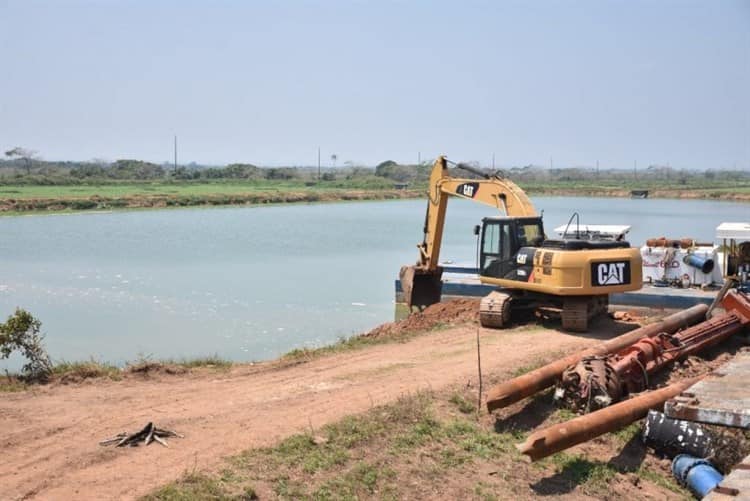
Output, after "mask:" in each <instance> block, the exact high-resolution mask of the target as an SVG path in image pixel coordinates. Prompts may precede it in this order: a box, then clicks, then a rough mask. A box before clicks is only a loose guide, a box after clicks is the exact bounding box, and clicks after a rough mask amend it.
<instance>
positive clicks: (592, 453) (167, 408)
mask: <svg viewBox="0 0 750 501" xmlns="http://www.w3.org/2000/svg"><path fill="white" fill-rule="evenodd" d="M476 316H477V300H476V299H464V300H458V301H453V302H448V303H444V304H438V305H433V306H431V307H429V308H427V309H426V310H425V311H424V312H422V313H419V314H415V315H412V316H410V317H409V318H407V319H405V320H403V321H401V322H396V323H392V324H385V325H383V326H380V327H378V328H376V329H373V330H372V331H370V332H369V333H366V334H364V336H367V337H370V338H378V339H380V338H394V339H396V340H397V341H393V342H388V343H382V344H373V345H370V346H367V347H366V348H363V349H358V350H350V351H343V352H334V353H333V354H329V355H326V356H321V357H311V358H310V359H309V361H307V362H304V363H295V364H289V363H285V362H284V361H283V360H282V361H274V362H267V363H261V364H246V365H237V366H233V367H230V368H227V369H225V370H196V371H177V372H170V371H162V370H158V368H152V367H148V370H145V369H144V370H142V371H131V372H130V373H129V374H127V376H125V377H123V378H122V379H121V380H119V381H113V380H110V379H106V378H94V379H86V380H82V381H81V380H77V381H76V380H68V381H60V382H58V383H55V384H50V385H46V386H36V387H32V389H31V390H27V391H22V392H18V393H6V394H2V397H0V420H1V422H2V423H3V426H0V447H1V448H2V450H3V460H2V462H0V479H2V482H1V483H2V495H0V498H2V499H132V498H136V497H139V496H141V495H144V494H147V493H149V492H151V491H153V490H154V489H155V488H158V487H160V486H162V485H164V484H166V483H168V482H170V481H173V480H175V479H177V478H178V477H180V476H181V475H182V474H184V473H185V472H191V471H209V472H211V471H213V472H216V471H219V470H220V469H221V468H222V465H223V464H225V463H223V461H224V458H226V457H227V456H230V455H235V454H238V453H240V452H242V451H244V450H247V449H250V448H258V447H266V446H271V445H274V444H276V443H278V442H279V440H281V439H283V438H285V437H288V436H289V435H292V434H294V433H300V432H310V431H311V430H320V429H321V427H322V426H323V425H325V424H327V423H332V422H336V421H338V420H340V419H342V418H344V417H345V416H349V415H352V414H358V413H362V412H365V411H368V410H370V409H373V408H375V407H376V406H379V405H382V404H388V403H391V402H394V401H396V400H398V399H399V397H401V396H404V395H408V394H414V393H415V392H419V391H421V390H429V391H431V392H442V394H443V395H445V394H448V395H450V394H451V392H455V391H459V392H461V391H463V392H465V399H466V401H468V402H471V400H472V399H475V398H476V393H475V391H476V390H475V389H476V388H477V366H476V349H477V348H476V347H477V344H476V340H477V334H479V336H480V339H481V349H482V367H483V372H484V383H485V389H486V388H488V387H489V386H490V385H492V384H494V383H496V382H499V381H501V380H505V379H507V378H508V377H510V375H512V374H517V373H519V372H523V371H526V370H528V369H529V368H533V367H536V366H538V365H540V363H542V362H544V361H548V360H551V359H554V358H557V357H558V356H561V355H564V354H566V353H570V352H573V351H577V350H580V349H583V348H585V347H587V346H591V345H592V344H594V343H596V342H598V341H599V340H601V339H606V338H610V337H612V336H613V335H617V334H621V333H622V332H625V331H627V330H630V329H632V328H634V327H635V326H634V325H632V324H626V323H625V322H622V321H617V320H614V319H611V318H600V319H597V320H596V321H595V322H594V323H593V325H592V328H591V331H590V332H588V333H586V334H585V335H571V334H567V333H564V332H561V331H559V330H557V329H555V328H544V327H542V326H528V327H527V326H521V327H518V328H510V329H506V330H491V329H482V328H481V327H477V322H476ZM621 320H627V319H625V318H622V319H621ZM467 322H468V323H467ZM438 326H439V327H441V328H440V329H435V327H438ZM415 330H420V331H425V330H427V331H429V332H427V333H425V334H423V335H418V336H416V335H414V331H415ZM733 346H734V345H733ZM738 346H739V345H738ZM733 349H734V348H733ZM716 350H717V351H716V352H715V356H713V358H712V356H711V354H709V356H708V357H707V358H706V360H707V361H705V362H700V361H698V360H697V359H696V360H693V359H691V361H690V362H688V363H686V364H685V366H684V367H683V366H681V367H679V368H678V370H677V372H678V373H679V372H682V371H685V372H686V373H687V374H693V373H695V372H696V371H701V372H702V371H705V370H706V369H708V368H711V367H713V366H714V365H715V364H718V363H720V361H723V360H725V359H726V357H727V355H724V354H722V353H721V350H720V349H719V348H717V349H716ZM730 353H731V350H730ZM152 369H153V370H152ZM683 374H684V373H683ZM668 378H669V375H666V376H665V378H664V380H663V381H662V383H663V382H664V381H666V380H667V379H668ZM63 383H67V384H63ZM456 389H458V390H456ZM461 389H463V390H461ZM547 396H548V395H547ZM445 400H446V401H447V397H446V398H445ZM452 401H453V399H451V402H452ZM459 403H461V402H460V399H459ZM469 405H470V406H471V405H472V404H469ZM462 412H463V411H462ZM556 419H558V416H557V414H556V413H555V410H554V407H553V406H552V404H551V401H550V399H548V398H545V396H544V395H542V396H541V397H540V398H533V399H528V400H526V401H523V402H518V403H517V404H515V405H514V406H511V407H509V408H506V409H503V410H502V411H501V412H499V413H496V414H495V415H494V416H486V415H485V416H484V417H483V418H482V421H481V422H482V423H483V424H481V426H483V429H486V430H489V431H491V430H493V429H494V431H495V432H499V433H503V434H510V435H509V436H508V438H507V439H506V438H503V440H507V441H510V442H512V441H515V440H518V439H517V438H516V435H514V434H515V433H518V432H521V433H525V432H528V431H530V430H532V429H534V428H536V427H538V426H544V425H545V424H550V423H551V422H554V421H555V420H556ZM147 422H154V423H155V424H156V425H157V426H159V427H162V428H168V429H172V430H175V431H177V432H179V433H181V434H184V435H185V438H183V439H174V440H170V447H169V448H164V447H159V446H153V445H152V446H149V447H137V448H128V449H118V448H111V447H102V446H99V445H98V442H99V441H100V440H103V439H105V438H108V437H111V436H114V435H116V434H118V433H121V432H125V431H128V432H134V431H137V430H138V429H140V428H142V427H143V426H144V425H145V424H146V423H147ZM451 426H454V428H455V424H454V425H451ZM451 429H453V428H451ZM454 431H455V430H454ZM488 437H490V435H488ZM492 437H494V435H492ZM402 438H403V437H402ZM402 438H399V440H401V439H402ZM495 439H497V437H495ZM483 440H484V439H483ZM486 440H491V438H487V439H486ZM492 440H494V439H492ZM613 440H614V439H613V438H612V437H609V438H606V437H602V438H599V439H596V440H593V441H591V442H589V443H586V444H582V445H581V446H578V447H577V448H576V449H574V450H571V451H570V454H568V455H563V456H561V458H560V461H564V465H563V464H560V465H556V463H554V462H549V463H547V464H546V466H545V465H542V466H541V468H542V469H539V467H537V466H520V465H521V463H517V464H514V466H513V468H514V469H516V470H518V471H510V470H508V474H507V477H506V476H502V478H501V477H497V478H494V480H493V483H492V484H486V482H485V481H484V480H483V481H482V482H484V483H482V485H485V487H487V486H488V485H490V486H493V485H494V486H495V487H496V488H498V489H500V490H499V491H498V492H506V493H514V496H516V497H519V498H530V497H535V496H538V495H543V496H559V497H560V498H566V497H567V498H571V499H574V498H575V499H578V498H581V496H580V495H579V494H580V492H579V491H577V490H575V491H574V490H572V489H574V488H575V486H573V487H571V486H570V485H569V484H570V482H571V479H574V480H575V479H578V480H576V481H577V482H580V481H581V478H583V477H581V475H584V476H587V475H591V476H592V478H593V479H594V480H595V479H596V478H595V475H596V473H595V472H597V471H601V472H603V473H606V474H607V475H610V476H611V475H615V477H613V478H612V480H611V481H609V482H610V483H609V484H608V485H609V487H610V488H611V489H612V492H613V493H614V494H613V498H614V497H616V496H615V495H617V496H620V497H622V496H626V497H629V496H630V495H633V496H636V497H640V498H644V497H650V498H652V499H660V498H661V499H663V498H665V496H667V497H669V496H671V494H670V493H669V491H666V490H665V489H664V488H663V487H659V486H658V485H657V484H654V483H653V482H650V483H649V482H646V483H643V482H642V481H641V479H640V477H638V476H636V475H635V474H631V473H622V472H635V471H638V469H639V468H640V467H641V466H640V465H641V463H643V464H647V466H648V465H650V466H649V467H650V468H654V467H658V468H661V470H663V475H664V476H665V477H666V478H671V477H669V475H670V474H669V472H668V464H666V463H663V464H661V463H659V460H658V459H653V458H652V459H648V457H646V456H645V450H644V448H643V446H642V445H639V444H640V442H639V439H638V438H637V437H635V436H633V437H632V440H631V439H630V437H629V438H628V443H627V445H625V446H624V449H623V450H622V451H621V452H620V453H619V454H618V453H617V451H615V450H613V447H621V445H617V444H615V445H613V443H614V442H613ZM615 442H616V440H615ZM469 445H471V444H469ZM480 445H481V444H480V443H478V444H474V445H471V447H474V448H476V447H480ZM461 446H462V447H466V446H467V444H466V443H462V444H461ZM434 447H437V448H438V449H439V447H440V443H439V441H438V442H436V443H435V444H434ZM474 448H472V449H471V450H474ZM502 449H503V450H505V449H508V450H512V443H507V444H506V443H503V445H502ZM467 450H468V449H467ZM477 450H478V451H480V452H481V451H482V450H484V449H481V447H480V448H479V449H477ZM428 452H429V451H428ZM430 454H438V456H437V457H442V456H439V455H440V454H443V452H440V451H439V450H438V451H437V452H435V451H433V452H430ZM575 454H584V455H585V456H583V457H586V458H588V457H591V458H594V460H593V461H594V462H591V461H588V460H587V459H579V458H578V456H576V455H575ZM613 454H614V455H615V456H614V458H613ZM649 457H650V456H649ZM644 458H646V459H644ZM448 459H450V457H448V458H447V459H446V458H443V460H441V461H443V462H445V461H447V460H448ZM420 461H421V459H420ZM622 461H625V463H627V464H624V465H619V463H618V462H622ZM449 462H450V461H449ZM408 464H409V462H408V461H407V463H405V466H404V468H407V470H404V471H406V472H407V473H404V474H405V475H407V478H409V479H410V480H409V481H410V482H411V481H412V480H413V482H415V483H418V482H424V485H421V486H420V485H417V486H416V487H415V488H414V492H420V493H430V492H433V491H434V488H433V487H434V485H433V481H434V479H429V478H428V479H424V478H422V479H420V478H417V477H419V474H417V477H414V478H412V477H411V476H409V475H411V473H408V472H409V471H411V470H408V468H411V467H410V466H408ZM556 468H557V469H558V470H559V471H558V474H551V473H550V471H552V470H555V469H556ZM581 469H583V470H584V471H583V473H582V472H581ZM496 470H497V469H496V468H495V470H493V472H495V473H497V471H496ZM503 471H505V470H503ZM487 474H488V475H493V473H487ZM461 475H464V476H467V475H468V473H466V472H464V473H459V477H460V476H461ZM503 475H505V474H503ZM457 478H458V477H457ZM467 478H470V480H471V482H476V478H474V477H472V476H471V475H468V477H467ZM586 478H588V477H586ZM608 478H609V477H608ZM443 480H445V482H446V484H445V485H443V488H444V489H443V490H445V489H448V490H447V491H445V492H453V493H456V494H457V493H460V492H464V493H465V492H466V489H470V488H472V486H473V485H474V484H466V485H464V484H455V481H456V479H455V478H446V479H441V480H440V482H442V481H443ZM639 482H640V483H639ZM454 484H455V485H454ZM415 485H416V484H415ZM477 485H478V484H477ZM605 488H606V484H605ZM430 489H432V490H430ZM649 489H651V490H653V493H652V494H653V495H650V494H649V495H648V496H647V495H646V494H648V493H650V492H651V491H650V490H649ZM277 494H278V493H277ZM271 495H273V494H271ZM583 497H586V496H583Z"/></svg>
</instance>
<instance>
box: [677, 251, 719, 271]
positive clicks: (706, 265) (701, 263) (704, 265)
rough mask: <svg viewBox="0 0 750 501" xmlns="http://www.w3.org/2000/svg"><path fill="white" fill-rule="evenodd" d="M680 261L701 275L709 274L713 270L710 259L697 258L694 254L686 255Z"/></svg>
mask: <svg viewBox="0 0 750 501" xmlns="http://www.w3.org/2000/svg"><path fill="white" fill-rule="evenodd" d="M682 261H683V262H684V263H685V264H687V265H690V266H692V267H693V268H698V269H699V270H701V271H702V272H703V273H711V271H713V269H714V260H713V259H711V258H707V259H704V258H702V257H698V256H696V255H695V254H688V255H687V256H685V257H684V258H682Z"/></svg>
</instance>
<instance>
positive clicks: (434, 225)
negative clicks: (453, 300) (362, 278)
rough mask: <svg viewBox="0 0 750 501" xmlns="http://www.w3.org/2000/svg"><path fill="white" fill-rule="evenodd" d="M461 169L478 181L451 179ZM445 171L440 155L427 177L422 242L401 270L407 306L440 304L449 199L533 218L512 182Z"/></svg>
mask: <svg viewBox="0 0 750 501" xmlns="http://www.w3.org/2000/svg"><path fill="white" fill-rule="evenodd" d="M458 168H460V169H464V170H468V171H469V172H473V173H475V174H478V175H479V176H481V179H463V178H458V177H453V176H452V175H451V173H452V171H455V170H456V169H458ZM456 169H449V168H448V160H447V159H446V157H444V156H440V157H438V158H437V160H435V163H434V164H433V167H432V172H431V174H430V183H429V188H428V196H427V213H426V214H425V225H424V239H423V241H422V243H421V244H419V245H417V248H418V249H419V258H418V260H417V264H416V265H415V266H404V267H402V268H401V272H400V274H399V275H400V279H401V287H402V289H403V292H404V297H405V300H406V304H407V305H408V306H409V308H411V307H412V306H417V307H419V308H423V307H425V306H429V305H430V304H433V303H437V302H439V301H440V290H441V278H442V272H443V270H442V268H441V267H440V266H439V264H438V262H439V261H438V260H439V258H440V245H441V242H442V239H443V227H444V225H445V212H446V209H447V207H448V198H449V197H451V196H455V197H459V198H465V199H468V200H472V201H474V202H477V203H481V204H485V205H489V206H490V207H494V208H496V209H497V210H498V211H500V212H501V213H504V214H505V215H507V216H513V217H523V216H536V210H535V209H534V205H533V204H532V203H531V200H529V198H528V197H527V196H526V194H525V193H524V192H523V190H522V189H521V188H520V187H519V186H518V185H516V184H515V183H514V182H513V181H511V180H509V179H506V178H501V177H499V176H490V175H487V174H485V173H484V172H482V171H480V170H478V169H474V168H472V167H470V166H467V165H462V164H459V165H457V167H456Z"/></svg>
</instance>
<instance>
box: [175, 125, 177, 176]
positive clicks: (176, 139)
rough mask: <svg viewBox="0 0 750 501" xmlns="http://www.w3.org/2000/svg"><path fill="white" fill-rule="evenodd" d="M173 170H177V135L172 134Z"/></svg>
mask: <svg viewBox="0 0 750 501" xmlns="http://www.w3.org/2000/svg"><path fill="white" fill-rule="evenodd" d="M174 171H175V173H176V172H177V135H176V134H175V136H174Z"/></svg>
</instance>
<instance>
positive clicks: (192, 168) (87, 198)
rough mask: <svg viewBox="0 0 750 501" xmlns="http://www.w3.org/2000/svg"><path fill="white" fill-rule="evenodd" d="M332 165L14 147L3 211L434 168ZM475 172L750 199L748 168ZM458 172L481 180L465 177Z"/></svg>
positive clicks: (286, 187)
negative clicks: (50, 154)
mask: <svg viewBox="0 0 750 501" xmlns="http://www.w3.org/2000/svg"><path fill="white" fill-rule="evenodd" d="M336 160H337V158H336V159H334V156H333V155H332V156H331V162H332V163H331V164H330V165H329V166H328V167H324V168H322V169H321V170H320V171H318V169H317V168H316V167H305V166H287V167H262V166H257V165H253V164H249V163H232V164H229V165H225V166H208V165H197V164H194V163H191V164H188V165H178V166H177V167H176V168H175V167H174V166H173V165H170V164H167V163H164V164H155V163H151V162H146V161H143V160H134V159H121V160H116V161H113V162H108V161H104V160H96V159H95V160H91V161H86V162H68V161H66V162H61V161H45V160H42V159H40V158H39V156H38V155H37V153H36V152H35V151H33V150H29V149H26V148H21V147H17V148H13V149H12V150H9V151H7V152H5V157H4V158H0V212H4V213H6V214H12V213H15V212H24V211H29V210H37V211H39V210H41V211H50V210H55V211H59V210H87V209H111V208H138V207H169V206H194V205H239V204H261V203H288V202H315V201H332V200H362V199H381V198H408V197H416V196H421V195H422V194H423V193H424V190H425V188H426V187H427V182H428V179H429V175H430V170H431V168H432V162H431V161H429V162H423V163H420V164H400V163H398V162H395V161H393V160H386V161H383V162H381V163H379V164H378V165H377V166H375V167H366V166H358V165H355V164H353V163H352V162H344V164H343V166H340V167H335V161H336ZM474 167H475V168H480V169H481V170H482V171H484V172H486V173H488V174H493V173H495V172H497V173H498V174H499V175H501V176H504V177H508V178H510V179H512V180H514V181H515V182H517V183H518V184H519V185H520V186H521V187H522V188H523V189H525V190H527V191H528V192H529V193H530V194H532V195H534V194H549V195H579V196H627V195H628V194H629V193H630V190H632V189H648V190H650V191H651V192H652V193H651V196H655V197H677V198H714V199H734V200H746V201H750V172H745V171H738V170H715V169H708V170H704V171H691V170H684V169H675V168H672V167H669V166H662V165H651V166H649V167H647V168H644V169H641V170H638V171H634V170H632V169H601V170H600V169H595V168H590V167H572V168H557V169H548V168H544V167H540V166H534V165H526V166H522V167H512V168H509V169H504V170H502V171H500V170H498V171H493V170H492V169H489V168H486V167H481V166H479V165H477V164H474ZM455 175H458V176H462V177H469V178H470V177H475V176H474V174H471V173H469V172H466V171H458V172H457V174H455Z"/></svg>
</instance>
